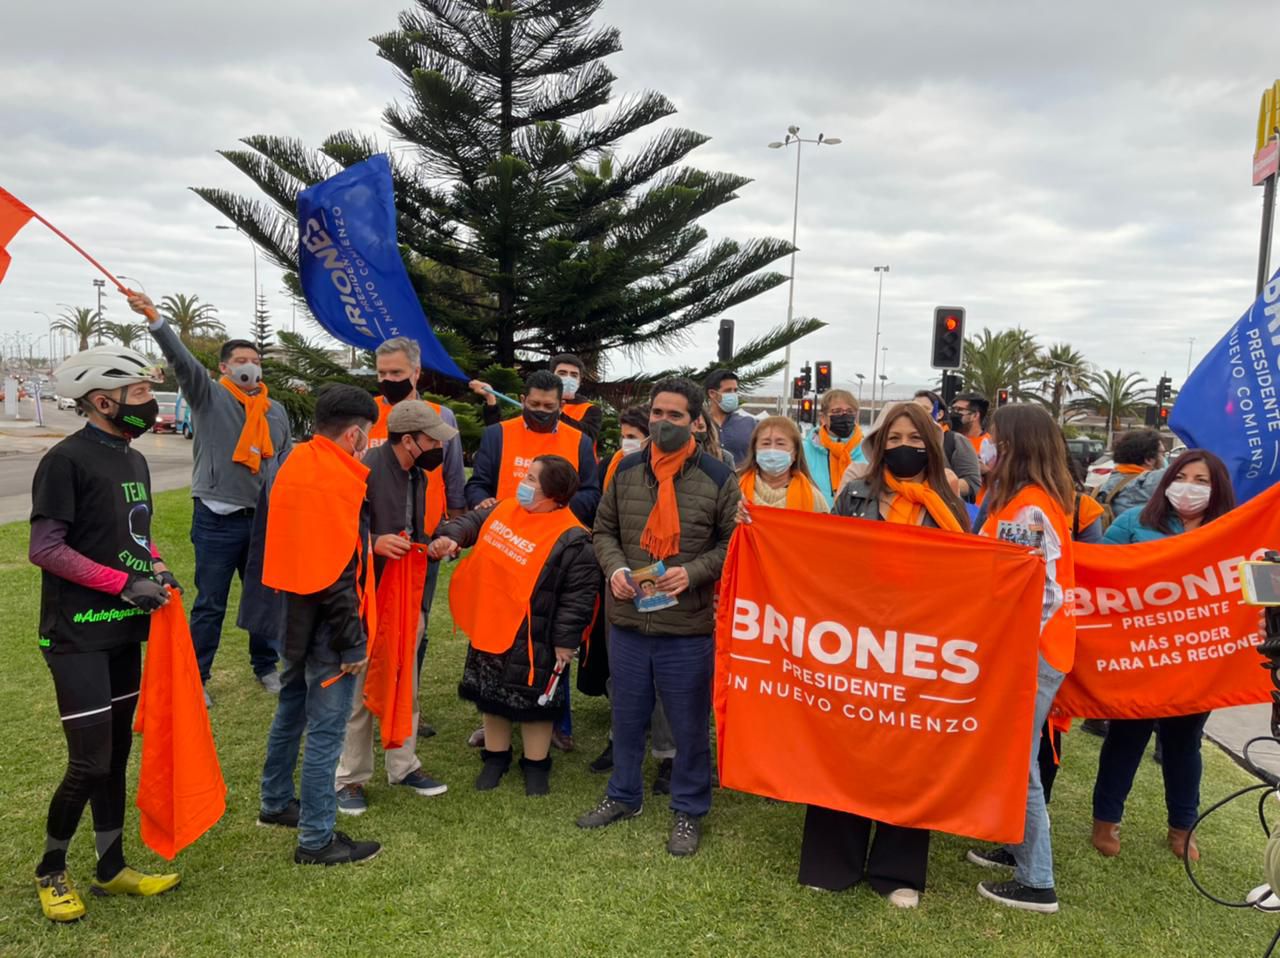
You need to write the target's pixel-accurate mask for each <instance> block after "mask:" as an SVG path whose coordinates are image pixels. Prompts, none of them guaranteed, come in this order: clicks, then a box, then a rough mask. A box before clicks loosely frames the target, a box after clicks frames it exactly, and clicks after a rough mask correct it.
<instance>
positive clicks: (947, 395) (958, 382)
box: [942, 371, 964, 409]
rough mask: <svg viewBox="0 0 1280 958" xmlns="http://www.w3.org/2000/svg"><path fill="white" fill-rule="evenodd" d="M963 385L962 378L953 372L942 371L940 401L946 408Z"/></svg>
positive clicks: (949, 406)
mask: <svg viewBox="0 0 1280 958" xmlns="http://www.w3.org/2000/svg"><path fill="white" fill-rule="evenodd" d="M963 387H964V380H962V379H961V378H960V377H959V376H958V375H956V374H955V373H953V372H949V371H944V372H943V373H942V403H943V405H945V406H946V407H947V408H948V409H950V408H951V403H952V402H953V401H954V400H955V398H956V396H958V395H959V394H960V390H961V389H962V388H963Z"/></svg>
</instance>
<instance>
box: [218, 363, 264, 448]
mask: <svg viewBox="0 0 1280 958" xmlns="http://www.w3.org/2000/svg"><path fill="white" fill-rule="evenodd" d="M218 382H220V383H221V384H222V388H223V389H225V390H226V391H227V392H229V393H231V395H232V396H234V397H235V400H236V402H238V403H239V404H240V405H241V406H243V407H244V428H243V429H241V430H240V441H239V442H237V443H236V451H235V452H234V453H233V454H232V456H231V461H232V462H238V463H240V465H242V466H244V467H245V468H246V469H248V470H249V471H250V472H257V471H258V469H259V468H261V466H262V460H263V459H270V458H271V457H272V456H274V455H275V453H276V449H275V446H273V445H272V444H271V427H270V426H269V425H268V423H267V408H268V407H269V406H270V405H271V400H270V399H268V398H267V384H266V383H262V384H261V387H260V389H259V390H258V392H257V393H255V394H254V395H252V396H250V395H249V394H248V393H246V392H244V391H243V390H242V389H241V388H240V387H239V386H237V385H236V384H235V383H233V382H232V381H231V380H230V379H228V378H227V377H226V376H223V377H222V378H221V379H219V380H218Z"/></svg>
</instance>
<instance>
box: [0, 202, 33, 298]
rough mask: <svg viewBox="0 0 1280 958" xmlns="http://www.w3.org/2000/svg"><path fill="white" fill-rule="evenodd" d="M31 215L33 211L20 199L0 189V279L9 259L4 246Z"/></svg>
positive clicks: (7, 267) (7, 266)
mask: <svg viewBox="0 0 1280 958" xmlns="http://www.w3.org/2000/svg"><path fill="white" fill-rule="evenodd" d="M33 216H35V213H33V212H32V211H31V209H30V207H28V206H27V205H26V204H25V203H23V202H22V200H20V199H18V198H17V197H16V196H14V195H13V194H12V193H10V192H9V191H8V190H6V189H0V280H2V279H4V274H5V272H6V271H7V270H8V269H9V261H10V259H11V257H10V256H9V254H8V252H6V251H5V247H6V246H8V245H9V240H11V239H13V238H14V237H15V236H16V235H17V234H18V230H20V229H22V227H24V226H26V225H27V223H28V221H30V219H31V217H33Z"/></svg>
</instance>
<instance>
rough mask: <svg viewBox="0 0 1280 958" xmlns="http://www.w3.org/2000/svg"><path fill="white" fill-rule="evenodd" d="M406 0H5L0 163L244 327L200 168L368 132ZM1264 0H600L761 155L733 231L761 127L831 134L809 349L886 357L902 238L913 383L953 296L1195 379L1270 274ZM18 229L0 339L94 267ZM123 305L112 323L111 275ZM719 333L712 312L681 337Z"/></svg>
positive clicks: (893, 352) (800, 280) (40, 200)
mask: <svg viewBox="0 0 1280 958" xmlns="http://www.w3.org/2000/svg"><path fill="white" fill-rule="evenodd" d="M408 2H410V0H361V2H360V3H350V2H344V3H338V2H336V0H308V2H305V3H304V2H301V0H269V2H262V0H254V2H250V0H222V2H220V3H217V4H203V3H202V4H194V3H192V4H187V3H173V2H171V0H163V2H161V0H132V2H130V3H129V4H127V5H118V4H101V3H90V2H88V0H66V2H64V3H61V4H57V5H54V4H37V3H33V2H26V3H7V4H5V9H4V11H3V12H2V13H0V84H2V88H3V89H4V90H5V91H6V95H5V98H4V105H3V106H0V132H2V133H3V143H4V148H3V151H2V152H0V186H4V187H6V188H7V189H9V190H10V191H12V192H13V193H15V194H16V195H18V196H19V197H21V198H22V199H24V200H25V201H26V202H27V203H29V204H30V205H31V206H33V207H35V208H36V209H38V210H40V211H41V212H42V213H43V214H44V215H46V216H47V217H49V218H50V219H51V220H53V221H54V222H55V223H57V224H59V225H60V226H62V228H63V229H65V230H66V231H68V232H69V233H71V234H73V235H74V236H75V237H76V238H77V239H79V240H80V241H81V242H82V243H83V244H84V245H86V246H87V247H88V248H89V249H90V250H91V251H93V252H95V253H96V254H97V255H98V256H99V257H100V258H101V259H102V260H103V261H104V262H105V263H106V264H107V265H108V266H109V267H111V268H113V269H115V270H117V271H118V272H119V273H122V274H124V275H127V276H131V277H135V278H136V279H138V280H140V281H141V282H142V284H143V285H145V287H146V289H147V290H148V291H149V292H150V293H151V294H152V295H153V296H155V297H156V298H157V299H158V298H159V296H160V295H162V294H164V293H167V292H186V293H196V294H198V295H199V296H200V298H201V299H202V300H204V301H207V302H211V303H214V304H215V305H217V307H218V308H219V310H220V315H221V318H222V319H223V320H224V321H225V322H226V323H227V324H228V326H229V327H230V328H231V329H232V330H234V331H239V332H243V331H245V330H246V329H247V324H248V318H249V313H250V308H251V306H252V286H253V280H252V271H253V260H252V254H251V249H250V245H249V243H248V241H247V240H245V239H244V238H243V237H240V236H238V235H236V234H235V233H232V232H229V231H217V230H215V229H214V226H215V225H216V224H218V223H219V222H220V218H219V217H218V215H217V214H215V213H214V211H213V210H212V209H211V208H210V207H208V206H206V205H205V204H204V202H203V201H202V200H200V199H199V198H198V197H196V196H195V195H194V194H192V193H190V192H189V191H187V189H186V187H188V186H192V185H200V186H223V187H228V188H231V189H236V190H239V191H242V192H245V193H252V184H250V183H249V182H248V181H247V180H245V179H244V178H242V177H241V176H240V174H238V173H237V172H236V171H235V170H234V169H232V168H231V166H230V165H229V164H227V163H226V162H225V161H223V160H222V159H221V158H220V157H218V156H217V155H216V153H215V150H217V149H220V148H228V147H233V146H235V145H236V141H237V139H238V138H239V137H241V136H245V135H248V134H253V133H273V134H280V135H290V136H297V137H300V138H302V139H304V140H306V141H308V142H310V143H312V144H315V143H318V142H319V141H320V139H321V138H322V137H323V136H324V135H325V134H327V133H329V132H332V131H335V130H339V129H343V128H351V129H356V130H363V131H367V132H370V133H378V132H380V131H381V124H380V120H379V116H380V112H381V110H382V108H383V106H384V105H385V104H386V103H387V102H388V101H389V100H391V99H394V98H396V97H397V96H398V95H399V89H398V84H397V81H396V78H395V75H394V74H393V71H392V70H391V69H390V68H389V67H388V66H386V65H385V64H383V63H382V61H380V60H378V59H377V58H376V57H375V56H374V52H373V48H372V46H371V45H370V44H369V43H368V41H367V38H368V37H369V36H371V35H373V34H375V33H378V32H381V31H384V30H386V29H390V28H391V27H393V26H394V23H395V15H396V13H397V12H398V10H400V9H401V8H402V7H403V6H405V5H406V4H407V3H408ZM1273 13H1274V8H1273V7H1272V4H1271V3H1270V2H1267V0H1258V2H1231V0H1217V2H1215V3H1213V4H1206V3H1192V2H1188V0H1175V2H1173V3H1169V2H1167V0H1166V2H1162V3H1152V2H1146V0H1126V2H1124V3H1116V2H1114V0H1112V2H1107V3H1100V2H1096V0H1083V2H1077V3H1073V4H1060V3H1054V4H1049V3H1042V2H1025V3H1017V4H1015V3H1012V2H1007V0H1004V2H955V0H928V2H925V0H897V2H875V3H871V2H866V0H858V2H847V3H832V2H830V0H828V2H817V0H789V2H787V3H777V2H774V0H767V2H766V0H735V2H729V0H703V2H700V3H689V2H688V0H679V2H677V0H606V2H605V4H604V7H603V13H602V15H601V19H602V20H603V21H604V22H608V23H612V24H613V25H616V26H618V27H619V28H620V29H621V31H622V39H623V45H624V48H625V49H624V52H623V53H621V54H620V55H618V56H616V57H614V58H613V59H612V60H611V62H610V66H611V67H612V68H613V70H614V71H615V72H616V73H617V74H618V77H619V80H618V83H617V85H616V87H615V90H616V92H617V93H619V94H622V93H626V92H629V91H635V90H639V89H643V88H648V89H656V90H659V91H661V92H662V93H664V94H666V95H667V96H668V97H670V98H671V99H672V100H673V101H674V102H675V104H676V106H677V107H678V109H679V111H680V112H679V114H678V115H677V116H676V117H674V118H672V121H671V122H672V123H675V124H679V125H683V126H686V127H690V128H692V129H695V130H698V131H700V132H703V133H706V134H708V135H710V136H711V137H712V140H711V142H710V143H709V144H708V145H707V146H705V147H703V148H702V149H700V150H699V151H697V152H696V153H694V154H693V157H692V160H693V162H694V163H695V164H696V165H699V166H702V167H704V168H708V169H724V170H732V171H735V172H738V173H742V174H744V175H747V176H750V177H752V178H753V179H754V182H753V183H752V184H751V185H749V186H748V187H746V188H745V189H744V190H743V191H742V192H741V197H740V199H738V200H737V201H735V202H733V203H731V204H729V205H728V206H727V207H725V208H723V209H722V210H720V211H718V212H717V213H715V214H714V215H713V216H711V217H709V218H708V219H706V220H705V221H704V222H705V224H706V226H707V228H708V229H709V230H710V231H711V233H712V234H713V235H714V236H731V237H735V238H739V239H745V238H747V237H750V236H761V235H770V236H777V237H783V238H787V237H789V235H790V230H791V212H792V207H791V200H792V192H791V191H792V188H793V185H794V180H793V177H794V169H795V168H794V155H793V154H792V153H790V152H784V151H775V150H769V149H767V148H766V147H765V144H766V143H768V142H769V141H771V140H775V139H780V138H781V136H782V134H783V133H784V132H785V130H786V128H787V126H788V125H790V124H796V125H798V126H799V127H800V128H801V131H802V134H803V135H806V136H812V135H816V134H817V133H819V132H822V133H825V134H826V135H827V136H838V137H841V138H842V139H843V141H844V142H843V143H842V144H841V145H839V146H835V147H829V148H822V149H814V148H811V147H806V148H805V150H806V153H805V155H804V157H803V168H802V180H801V189H800V227H799V240H798V245H799V247H800V250H801V252H800V254H799V256H798V259H797V275H796V290H795V300H796V312H797V314H799V315H808V316H816V317H819V318H821V319H823V320H825V321H826V322H827V323H829V324H830V325H829V326H828V328H827V329H825V330H823V331H822V332H821V333H818V334H816V335H815V336H813V337H811V338H810V339H809V340H806V341H805V342H803V343H802V344H801V345H800V346H799V347H798V348H797V351H796V353H797V355H796V359H797V360H800V359H830V360H832V361H833V363H834V365H835V370H836V379H837V381H847V380H852V378H853V376H854V374H855V373H857V372H863V373H865V374H868V375H869V374H870V372H871V359H872V340H873V337H874V333H875V318H876V275H875V273H874V272H873V271H872V267H873V266H875V265H877V264H888V265H889V266H890V267H891V270H890V272H889V274H888V277H887V279H886V281H885V284H884V302H883V311H882V331H881V344H882V345H883V346H887V347H888V354H887V356H888V359H887V362H888V373H889V376H890V379H891V380H892V381H894V382H895V383H921V382H924V381H925V380H927V379H929V378H931V375H930V371H929V369H928V359H929V357H928V349H929V335H930V326H931V317H932V308H933V307H934V306H935V305H938V304H943V303H945V304H948V305H962V306H965V307H967V309H968V323H969V329H970V331H971V332H974V331H977V330H979V329H981V328H982V327H983V326H988V327H991V328H992V329H1001V328H1007V327H1011V326H1014V325H1019V324H1021V325H1022V326H1025V327H1026V328H1028V329H1030V330H1031V331H1032V332H1034V333H1035V334H1036V335H1037V336H1039V337H1040V339H1041V340H1042V341H1044V342H1046V343H1048V342H1056V341H1067V342H1070V343H1071V344H1072V345H1074V346H1076V347H1077V348H1079V349H1081V350H1082V351H1083V352H1084V353H1085V355H1086V356H1087V357H1088V358H1089V359H1090V360H1092V361H1094V362H1095V363H1098V364H1099V365H1103V366H1106V367H1108V368H1112V369H1114V368H1117V367H1122V368H1124V369H1126V370H1128V369H1136V370H1138V371H1140V372H1142V373H1143V374H1144V375H1146V376H1148V377H1149V378H1154V377H1158V376H1159V375H1161V373H1162V372H1165V371H1168V372H1169V373H1170V374H1171V375H1173V376H1174V378H1175V380H1179V379H1181V377H1182V376H1183V375H1184V374H1185V372H1186V366H1187V357H1188V347H1189V340H1190V339H1191V338H1192V337H1194V339H1195V343H1194V347H1193V350H1194V353H1195V355H1196V356H1199V355H1200V354H1202V352H1203V351H1204V350H1205V349H1207V348H1208V346H1209V345H1210V344H1211V343H1212V342H1213V341H1214V340H1216V339H1217V337H1218V336H1220V335H1221V334H1222V332H1223V331H1224V329H1225V328H1226V326H1227V325H1228V324H1229V323H1230V322H1231V321H1233V320H1234V319H1235V318H1236V317H1237V316H1238V315H1239V313H1240V312H1241V311H1242V310H1243V309H1244V308H1245V307H1246V305H1247V304H1248V302H1249V300H1251V298H1252V294H1253V284H1254V275H1255V271H1256V265H1257V244H1258V229H1259V217H1260V212H1261V195H1262V191H1261V189H1260V188H1255V187H1252V186H1250V159H1251V154H1252V149H1253V137H1254V127H1255V121H1256V116H1257V109H1258V98H1259V94H1260V93H1261V90H1262V88H1263V87H1264V86H1265V85H1268V84H1270V83H1271V82H1272V81H1273V80H1274V79H1275V77H1276V71H1277V61H1276V59H1275V56H1274V45H1273V42H1272V41H1271V39H1270V34H1271V32H1272V31H1271V29H1270V26H1269V23H1270V22H1271V19H1272V18H1271V16H1270V14H1273ZM10 252H11V253H12V255H13V258H14V263H13V266H12V267H11V269H10V271H9V275H8V277H7V278H6V279H5V281H4V284H3V286H0V342H7V343H9V344H10V345H11V344H12V341H13V340H12V334H14V333H24V334H26V335H28V336H32V337H34V336H36V335H39V334H41V333H42V332H44V331H45V329H46V327H45V324H44V319H43V318H42V317H40V316H38V315H37V314H36V311H43V312H45V313H48V314H51V315H56V314H57V313H58V312H59V310H60V308H61V307H60V306H59V305H58V304H59V303H68V304H73V305H92V304H93V303H94V301H95V300H94V289H93V286H92V282H91V281H92V279H93V276H94V274H93V272H92V271H91V270H90V269H89V268H88V267H87V266H86V264H84V263H83V262H82V261H80V260H79V259H78V258H77V257H76V256H75V254H74V253H72V252H71V251H70V250H68V249H66V248H65V247H63V246H61V244H60V243H58V242H57V241H55V240H54V239H53V238H52V237H51V236H50V235H49V234H48V233H47V232H46V231H44V230H43V229H42V228H41V227H39V226H38V225H31V226H28V227H27V228H26V229H25V230H24V231H23V232H22V233H21V234H19V236H18V238H17V239H16V240H15V241H14V242H13V243H12V244H10ZM781 267H782V268H783V269H785V268H786V263H785V261H784V262H783V263H782V264H781ZM260 281H261V284H262V286H263V289H264V291H265V293H266V295H267V297H268V299H269V301H270V304H271V308H272V311H273V314H274V318H275V321H276V322H277V324H279V325H285V326H287V325H288V323H289V319H290V306H289V302H288V299H287V297H286V296H285V295H284V294H283V293H282V291H281V282H280V275H279V272H278V270H275V269H272V268H270V267H269V266H267V265H266V263H265V261H264V262H263V263H262V266H261V270H260ZM106 303H107V304H108V313H107V317H108V319H114V320H116V321H120V320H122V319H123V318H124V313H125V307H124V304H123V302H121V301H120V299H119V296H118V295H116V294H111V295H109V296H108V297H107V299H106ZM786 309H787V289H786V287H785V286H783V287H780V288H778V289H776V290H774V291H772V292H771V293H769V294H767V295H765V296H761V297H759V298H758V299H756V300H755V301H753V302H751V303H749V304H747V305H745V306H743V307H741V308H739V309H738V310H736V311H735V312H734V313H733V314H732V315H733V317H734V318H735V319H736V320H737V321H738V329H739V333H738V335H739V337H740V338H745V337H748V336H752V335H755V334H758V333H760V332H762V331H764V330H765V329H767V328H768V327H770V326H772V325H774V324H776V323H778V322H780V321H782V320H783V319H784V318H785V315H786ZM6 336H7V337H8V338H7V339H5V338H3V337H6ZM43 348H44V347H43V345H40V346H38V347H37V352H41V351H43ZM714 350H715V329H714V324H713V323H708V324H706V325H705V327H702V334H701V335H700V336H699V337H698V340H697V341H696V342H694V343H693V344H692V345H691V347H690V349H689V350H688V351H687V353H686V354H685V356H682V357H681V359H682V360H683V359H684V358H686V357H689V358H696V359H699V360H706V359H710V358H711V356H712V355H713V354H714ZM671 361H672V360H671V358H670V357H646V359H645V362H646V363H647V364H648V365H650V366H653V367H656V366H662V365H666V364H668V363H669V362H671ZM620 368H621V370H622V371H627V370H629V369H630V368H631V364H629V363H621V364H620Z"/></svg>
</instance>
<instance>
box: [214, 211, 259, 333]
mask: <svg viewBox="0 0 1280 958" xmlns="http://www.w3.org/2000/svg"><path fill="white" fill-rule="evenodd" d="M214 229H216V230H235V231H236V232H237V233H239V234H240V235H241V236H243V237H244V238H245V239H247V240H248V241H249V248H250V249H252V250H253V308H252V309H250V310H249V324H250V326H251V327H252V325H253V320H254V317H256V316H257V315H258V244H257V243H255V242H254V241H253V237H252V236H250V235H249V234H248V233H246V232H245V231H244V230H242V229H241V228H240V227H239V226H227V225H225V224H219V225H217V226H215V227H214Z"/></svg>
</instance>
